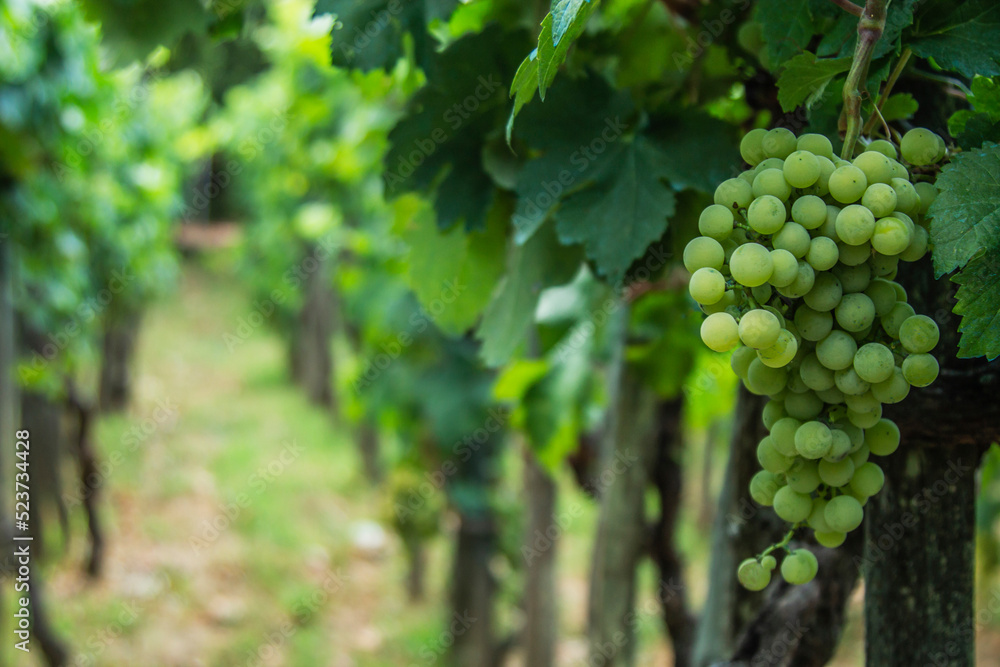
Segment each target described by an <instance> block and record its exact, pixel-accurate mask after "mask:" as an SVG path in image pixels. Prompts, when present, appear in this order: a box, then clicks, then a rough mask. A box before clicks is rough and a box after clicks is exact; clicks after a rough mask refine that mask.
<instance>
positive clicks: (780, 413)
mask: <svg viewBox="0 0 1000 667" xmlns="http://www.w3.org/2000/svg"><path fill="white" fill-rule="evenodd" d="M744 349H747V348H744ZM784 416H785V404H784V403H782V402H781V401H775V400H771V401H768V402H767V403H765V404H764V409H763V410H762V411H761V414H760V418H761V421H762V422H764V428H766V429H768V430H770V429H771V427H773V426H774V424H775V423H776V422H777V421H778V420H779V419H781V418H782V417H784ZM777 447H778V446H777V445H775V449H777ZM778 451H781V450H780V449H779V450H778ZM782 453H784V452H782Z"/></svg>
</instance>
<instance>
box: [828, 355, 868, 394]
mask: <svg viewBox="0 0 1000 667" xmlns="http://www.w3.org/2000/svg"><path fill="white" fill-rule="evenodd" d="M852 363H853V360H852ZM833 381H834V382H835V383H836V384H837V389H839V390H840V391H842V392H844V394H845V395H847V396H860V395H861V394H864V393H866V392H867V391H868V390H869V389H871V383H870V382H865V381H864V380H862V379H861V376H860V375H858V372H857V371H856V370H854V366H848V367H847V368H842V369H841V370H839V371H835V372H834V374H833Z"/></svg>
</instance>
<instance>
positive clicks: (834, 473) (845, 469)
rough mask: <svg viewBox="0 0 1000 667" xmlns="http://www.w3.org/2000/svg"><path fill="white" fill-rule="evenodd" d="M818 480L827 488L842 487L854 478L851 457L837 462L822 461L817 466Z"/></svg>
mask: <svg viewBox="0 0 1000 667" xmlns="http://www.w3.org/2000/svg"><path fill="white" fill-rule="evenodd" d="M818 470H819V478H820V479H821V480H822V481H823V483H824V484H827V485H829V486H844V485H845V484H847V483H848V482H850V481H851V477H853V476H854V461H852V460H851V457H849V456H848V457H846V458H843V459H840V460H839V461H827V460H825V459H824V460H823V461H820V462H819V466H818Z"/></svg>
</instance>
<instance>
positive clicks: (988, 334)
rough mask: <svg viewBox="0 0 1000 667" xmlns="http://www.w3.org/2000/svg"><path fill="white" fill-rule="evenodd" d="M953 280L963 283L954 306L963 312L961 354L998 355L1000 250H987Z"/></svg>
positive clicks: (959, 311) (960, 328)
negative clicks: (998, 251) (999, 251)
mask: <svg viewBox="0 0 1000 667" xmlns="http://www.w3.org/2000/svg"><path fill="white" fill-rule="evenodd" d="M953 280H954V281H955V282H956V283H958V284H959V285H961V287H959V289H958V294H957V295H956V298H957V299H958V304H957V305H956V306H955V313H956V314H958V315H961V316H962V324H961V325H960V326H959V327H958V330H959V331H960V332H962V339H961V341H960V342H959V346H958V356H960V357H982V356H985V357H986V358H987V359H990V360H993V359H995V358H996V357H997V356H1000V254H998V253H997V252H996V251H995V250H993V251H986V252H984V253H983V254H981V255H980V256H978V257H976V258H974V259H973V260H972V261H971V262H969V264H968V265H967V266H966V267H965V269H963V270H962V271H961V272H960V273H959V274H958V275H956V276H955V277H954V278H953Z"/></svg>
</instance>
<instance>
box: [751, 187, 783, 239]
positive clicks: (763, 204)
mask: <svg viewBox="0 0 1000 667" xmlns="http://www.w3.org/2000/svg"><path fill="white" fill-rule="evenodd" d="M785 215H786V211H785V205H784V204H783V203H782V201H781V200H780V199H778V198H777V197H775V196H773V195H763V196H761V197H758V198H757V199H754V200H753V202H751V204H750V208H748V209H747V224H749V225H750V227H751V228H752V229H753V230H754V231H756V232H758V233H760V234H774V233H775V232H777V231H778V230H780V229H781V227H782V226H783V225H784V224H785Z"/></svg>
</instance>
